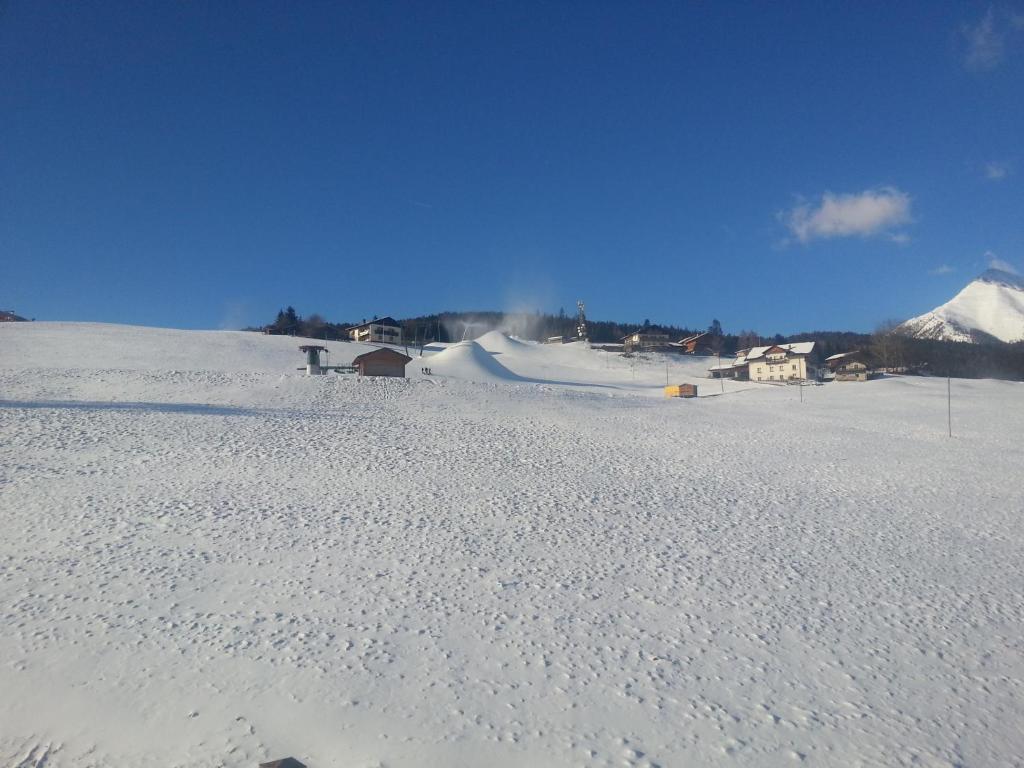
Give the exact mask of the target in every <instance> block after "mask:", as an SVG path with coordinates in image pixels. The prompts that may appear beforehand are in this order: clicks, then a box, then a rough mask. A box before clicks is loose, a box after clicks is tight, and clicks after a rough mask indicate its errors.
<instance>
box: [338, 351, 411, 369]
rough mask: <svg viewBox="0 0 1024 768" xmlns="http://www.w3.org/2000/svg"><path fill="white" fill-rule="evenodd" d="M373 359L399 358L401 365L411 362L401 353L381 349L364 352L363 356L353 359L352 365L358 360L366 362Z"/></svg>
mask: <svg viewBox="0 0 1024 768" xmlns="http://www.w3.org/2000/svg"><path fill="white" fill-rule="evenodd" d="M374 357H397V358H401V360H402V363H403V364H404V363H408V362H409V361H410V360H412V358H411V357H409V356H408V355H403V354H402V353H401V352H397V351H395V350H393V349H387V348H385V347H381V348H380V349H375V350H373V351H372V352H364V353H363V354H361V355H359V356H357V357H355V358H353V359H352V365H355V364H356V363H358V362H359V361H360V360H368V359H370V358H374Z"/></svg>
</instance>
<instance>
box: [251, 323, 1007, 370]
mask: <svg viewBox="0 0 1024 768" xmlns="http://www.w3.org/2000/svg"><path fill="white" fill-rule="evenodd" d="M368 319H374V320H375V319H376V317H374V318H368ZM395 319H396V321H397V322H398V323H399V325H401V326H402V334H403V337H404V339H405V341H406V342H407V343H408V344H409V346H419V345H421V344H427V343H429V342H431V341H439V342H452V341H459V340H461V339H463V338H465V339H475V338H476V337H478V336H481V335H483V334H484V333H487V332H488V331H492V330H501V331H504V332H506V333H509V334H511V335H514V336H517V337H519V338H523V339H532V340H536V341H543V340H545V339H549V338H551V337H554V336H564V337H569V338H571V337H575V335H576V315H575V313H573V314H566V313H565V312H559V313H558V314H557V315H555V314H547V313H541V312H535V313H505V312H492V311H482V312H440V313H437V314H433V315H422V316H420V317H410V318H405V319H399V318H395ZM366 321H367V318H361V319H359V320H358V321H355V322H331V321H328V320H326V319H324V318H323V317H321V316H320V315H318V314H315V313H314V314H311V315H309V316H308V317H303V316H301V315H299V314H298V312H296V310H295V309H294V307H288V308H286V309H282V310H280V311H279V312H278V313H277V318H276V319H275V320H274V322H272V323H270V324H269V325H266V326H262V327H260V328H247V329H246V330H250V331H263V332H265V333H275V334H287V335H293V336H302V337H305V338H311V339H325V340H334V341H348V329H349V328H351V327H352V326H353V325H358V324H359V323H362V322H366ZM893 328H894V324H888V325H885V326H882V327H880V328H879V329H878V330H877V331H875V332H874V333H870V334H869V333H855V332H852V331H809V332H806V333H796V334H791V335H789V336H785V335H782V334H775V335H773V336H762V335H760V334H758V333H756V332H755V331H740V332H739V333H726V332H724V331H723V330H722V326H721V324H720V323H719V322H718V320H712V322H711V323H710V324H709V325H708V327H707V328H687V327H684V326H677V325H665V324H659V323H652V322H650V321H649V320H644V321H643V322H641V323H623V322H612V321H609V320H592V319H589V318H588V319H587V330H588V332H589V336H590V341H591V342H592V343H594V344H611V343H619V342H621V341H622V340H623V338H624V337H625V336H627V335H629V334H632V333H635V332H637V331H641V332H644V333H664V334H667V335H668V336H669V338H670V339H671V340H672V341H679V339H682V338H684V337H686V336H690V335H692V334H694V333H698V332H700V331H708V332H709V333H710V339H709V344H708V345H709V347H710V348H711V349H713V350H715V351H720V352H721V354H722V355H723V356H732V355H734V354H735V353H736V351H737V350H738V349H745V348H747V347H753V346H758V345H763V344H785V343H788V342H794V341H814V342H816V343H817V352H818V356H819V359H820V360H824V359H825V358H827V357H830V356H831V355H835V354H839V353H841V352H851V351H854V350H858V351H861V352H863V353H864V354H865V355H866V356H867V358H868V359H869V361H870V362H871V363H872V364H873V365H874V366H877V367H882V368H892V369H906V370H908V371H909V372H914V373H922V374H926V375H927V374H931V375H936V376H946V375H949V376H955V377H957V378H967V379H973V378H994V379H1012V380H1017V381H1024V342H1018V343H1016V344H1004V343H1001V342H998V341H992V342H990V343H982V344H968V343H964V342H954V341H935V340H931V339H912V338H908V337H906V336H900V335H898V334H896V333H894V330H893Z"/></svg>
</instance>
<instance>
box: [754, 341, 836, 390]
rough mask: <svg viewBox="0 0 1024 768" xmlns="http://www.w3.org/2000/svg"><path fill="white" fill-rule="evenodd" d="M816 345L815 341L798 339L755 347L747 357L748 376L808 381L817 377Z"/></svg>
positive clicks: (758, 378) (771, 379)
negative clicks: (792, 341)
mask: <svg viewBox="0 0 1024 768" xmlns="http://www.w3.org/2000/svg"><path fill="white" fill-rule="evenodd" d="M814 346H815V344H814V342H813V341H798V342H795V343H793V344H773V345H772V346H770V347H753V348H752V349H751V350H750V351H749V352H747V354H746V357H745V363H746V366H747V377H748V378H749V379H750V380H751V381H806V380H807V379H814V378H817V374H818V371H817V368H816V366H815V365H814V362H815V357H814Z"/></svg>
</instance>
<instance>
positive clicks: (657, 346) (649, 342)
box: [622, 331, 674, 355]
mask: <svg viewBox="0 0 1024 768" xmlns="http://www.w3.org/2000/svg"><path fill="white" fill-rule="evenodd" d="M668 339H669V336H668V334H667V333H654V332H652V331H636V332H634V333H631V334H629V335H628V336H624V337H623V339H622V351H623V352H625V353H626V354H627V355H628V354H629V353H630V352H658V351H668V350H671V349H672V347H671V343H670V342H669V340H668ZM673 351H674V350H673Z"/></svg>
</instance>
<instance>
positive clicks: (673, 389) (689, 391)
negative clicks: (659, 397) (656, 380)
mask: <svg viewBox="0 0 1024 768" xmlns="http://www.w3.org/2000/svg"><path fill="white" fill-rule="evenodd" d="M696 396H697V385H696V384H673V385H671V386H669V387H665V397H696Z"/></svg>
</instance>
